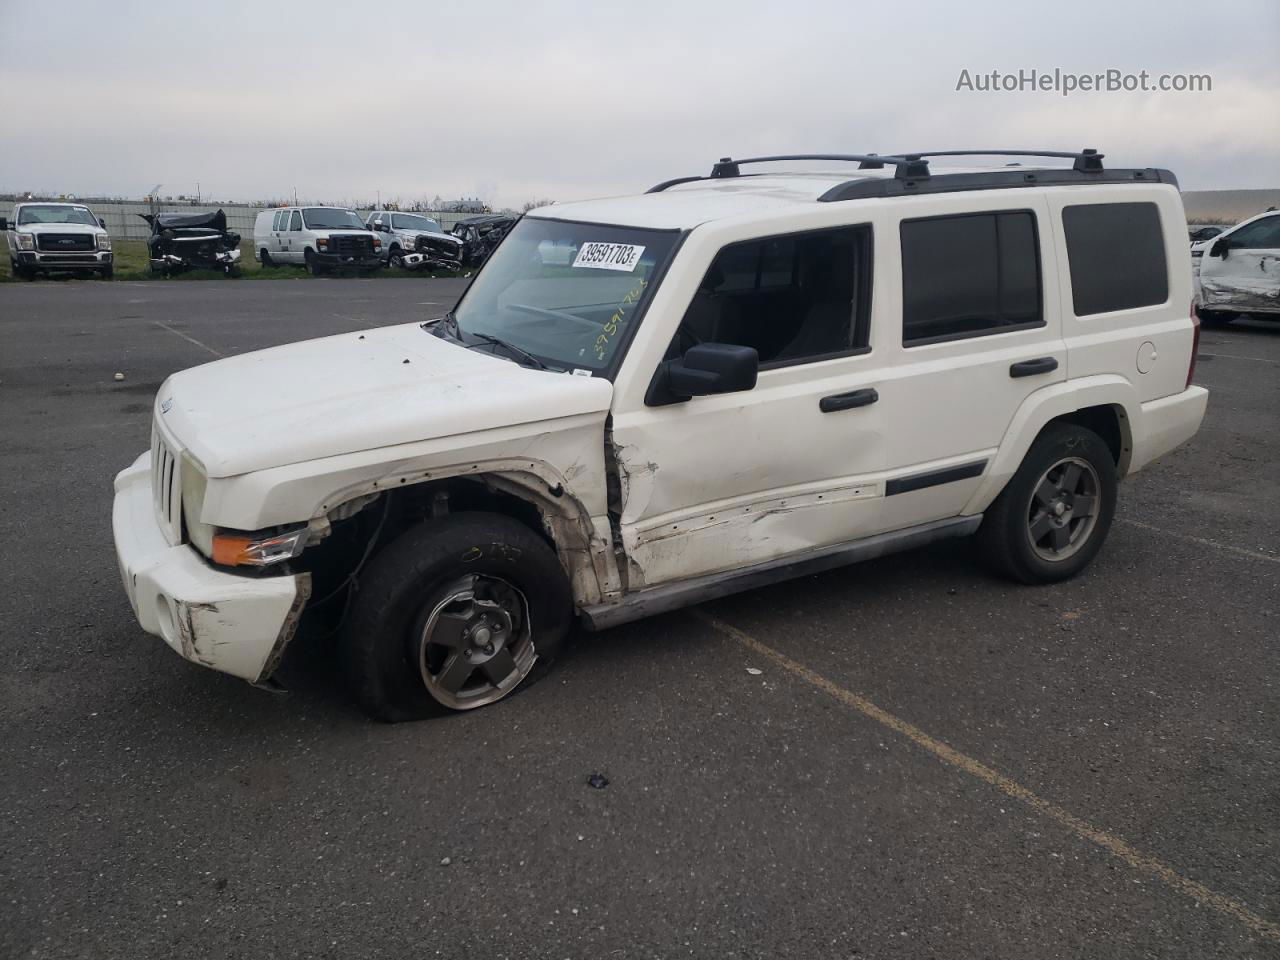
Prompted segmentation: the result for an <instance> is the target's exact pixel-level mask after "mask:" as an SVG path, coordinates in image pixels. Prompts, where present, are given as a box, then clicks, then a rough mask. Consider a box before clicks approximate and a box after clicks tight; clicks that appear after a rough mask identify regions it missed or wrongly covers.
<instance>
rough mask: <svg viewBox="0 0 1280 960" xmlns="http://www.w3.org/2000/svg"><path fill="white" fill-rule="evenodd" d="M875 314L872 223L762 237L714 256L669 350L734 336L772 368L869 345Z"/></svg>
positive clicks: (674, 351) (675, 351)
mask: <svg viewBox="0 0 1280 960" xmlns="http://www.w3.org/2000/svg"><path fill="white" fill-rule="evenodd" d="M870 316H871V228H870V227H865V226H858V227H841V228H838V229H835V230H821V231H816V232H813V233H798V234H786V235H782V236H773V237H763V238H761V239H758V240H749V241H746V242H744V243H735V244H732V245H730V246H727V247H725V248H724V249H722V250H721V251H720V252H719V253H718V254H717V255H716V259H715V260H714V261H713V262H712V264H711V267H710V269H709V270H708V271H707V274H706V276H705V277H703V279H702V283H701V284H700V285H699V286H698V290H697V292H696V293H695V294H694V296H693V299H692V300H691V301H690V303H689V308H688V310H686V311H685V315H684V319H683V320H682V321H681V323H680V327H679V329H678V330H677V332H676V337H675V339H674V340H673V341H672V344H671V349H670V351H669V353H668V356H671V357H674V356H681V355H683V354H684V352H685V351H686V350H688V349H689V348H690V347H692V346H695V345H697V344H699V343H732V344H738V345H740V346H745V347H753V348H754V349H755V351H756V352H757V353H758V354H759V356H760V363H761V365H762V366H766V367H767V366H770V365H772V366H777V367H780V366H786V365H788V364H793V363H805V362H808V361H812V360H819V359H826V358H829V357H838V356H843V355H846V354H850V353H855V352H858V351H860V350H865V349H866V348H867V346H868V329H869V326H870Z"/></svg>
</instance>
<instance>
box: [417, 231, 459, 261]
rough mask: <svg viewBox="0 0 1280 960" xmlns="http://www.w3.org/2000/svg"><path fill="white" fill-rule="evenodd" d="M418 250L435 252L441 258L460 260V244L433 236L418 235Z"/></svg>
mask: <svg viewBox="0 0 1280 960" xmlns="http://www.w3.org/2000/svg"><path fill="white" fill-rule="evenodd" d="M418 252H419V253H430V254H435V255H436V256H438V257H440V258H441V259H443V260H460V259H462V244H460V243H453V242H450V241H448V240H440V239H437V238H435V237H418Z"/></svg>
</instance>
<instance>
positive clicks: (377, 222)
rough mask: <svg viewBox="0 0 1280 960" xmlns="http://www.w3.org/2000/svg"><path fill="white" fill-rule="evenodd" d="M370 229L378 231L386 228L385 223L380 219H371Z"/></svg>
mask: <svg viewBox="0 0 1280 960" xmlns="http://www.w3.org/2000/svg"><path fill="white" fill-rule="evenodd" d="M372 229H373V231H374V232H375V233H380V232H381V231H383V230H385V229H387V225H386V224H385V223H383V222H382V221H381V220H375V221H373V227H372Z"/></svg>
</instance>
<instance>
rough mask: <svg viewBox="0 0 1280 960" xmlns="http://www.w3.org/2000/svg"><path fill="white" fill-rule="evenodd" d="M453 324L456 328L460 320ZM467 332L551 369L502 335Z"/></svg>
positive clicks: (541, 366) (542, 367) (546, 368)
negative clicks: (504, 338)
mask: <svg viewBox="0 0 1280 960" xmlns="http://www.w3.org/2000/svg"><path fill="white" fill-rule="evenodd" d="M453 325H454V328H455V329H456V328H457V326H458V321H457V320H454V321H453ZM467 332H468V333H470V334H471V336H473V337H478V338H479V339H481V340H483V341H485V343H492V344H493V345H494V346H497V347H502V348H503V349H504V350H507V351H509V352H511V353H514V354H515V355H516V356H517V357H523V358H524V359H525V360H528V361H529V362H530V363H532V364H533V365H534V366H535V367H537V368H538V369H539V370H550V369H551V368H550V367H549V366H547V365H546V364H545V363H543V362H542V361H541V360H539V359H538V358H537V357H535V356H534V355H533V354H532V353H530V352H529V351H528V350H525V349H523V348H521V347H517V346H516V345H515V344H514V343H509V342H508V341H506V340H503V339H502V338H501V337H495V336H492V335H491V334H488V333H476V332H475V331H474V330H468V331H467Z"/></svg>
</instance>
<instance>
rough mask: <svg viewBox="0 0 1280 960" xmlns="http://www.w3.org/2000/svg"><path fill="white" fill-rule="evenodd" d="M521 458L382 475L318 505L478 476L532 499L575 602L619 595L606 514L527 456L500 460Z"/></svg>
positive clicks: (327, 512)
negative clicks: (594, 511)
mask: <svg viewBox="0 0 1280 960" xmlns="http://www.w3.org/2000/svg"><path fill="white" fill-rule="evenodd" d="M517 464H518V465H519V466H520V467H523V468H524V469H508V470H494V469H493V468H494V467H497V466H499V463H498V462H492V461H491V462H489V463H487V464H469V465H467V466H465V467H461V466H460V467H457V468H454V469H449V468H445V469H437V470H432V471H428V472H421V471H419V472H415V473H414V474H413V475H411V476H408V477H403V476H400V475H398V474H392V475H389V476H386V477H380V478H378V479H377V480H373V481H370V482H368V483H365V484H361V485H359V486H355V487H349V488H347V489H344V490H342V491H341V492H340V493H337V494H334V495H332V496H331V497H327V498H326V502H325V503H323V504H322V505H321V507H320V509H321V511H323V512H322V513H321V516H327V517H330V518H332V516H333V515H334V514H335V513H337V512H340V511H341V510H342V509H343V507H344V505H345V504H347V503H350V502H351V501H353V500H356V499H359V498H361V497H367V496H369V495H370V494H375V495H376V494H377V493H381V492H385V493H398V492H400V491H404V490H407V489H410V488H412V487H415V486H420V485H423V484H429V483H434V482H437V481H442V480H450V479H466V480H470V481H474V482H477V483H480V484H482V485H484V486H486V487H489V488H490V489H492V490H495V491H498V492H500V493H503V494H507V495H509V496H512V497H515V498H517V499H519V500H522V501H524V502H525V503H528V504H531V505H532V506H533V507H534V509H536V510H537V513H538V516H539V518H540V519H541V522H542V525H543V530H544V531H545V533H546V534H547V536H548V537H549V538H550V540H551V542H552V544H553V545H554V547H555V550H556V556H557V557H558V558H559V560H560V565H561V566H562V567H563V568H564V571H565V575H566V577H568V579H569V585H570V588H571V590H572V592H573V598H574V603H575V605H577V606H585V605H587V604H595V603H600V602H603V601H606V600H610V599H614V598H616V597H617V596H619V595H620V594H621V586H620V584H619V580H618V574H617V568H616V566H615V564H614V561H613V549H612V540H611V536H610V532H609V523H608V518H607V516H606V517H601V518H600V523H599V524H598V525H597V523H596V522H595V521H594V520H593V518H592V517H591V515H590V513H589V512H588V510H587V508H586V506H585V505H584V504H583V503H582V501H580V500H579V499H578V498H577V497H575V496H574V495H573V494H572V493H571V492H569V491H568V490H566V489H565V486H564V484H563V482H562V481H561V480H560V479H558V478H553V477H551V476H549V475H544V474H543V472H533V471H530V470H529V469H528V468H529V467H533V468H534V470H537V469H538V468H537V466H536V465H535V464H532V463H530V462H529V461H527V460H523V461H508V462H503V463H501V466H509V467H516V465H517ZM597 526H599V528H600V529H597Z"/></svg>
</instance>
